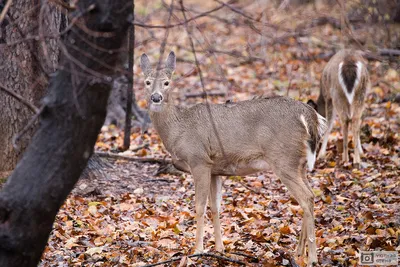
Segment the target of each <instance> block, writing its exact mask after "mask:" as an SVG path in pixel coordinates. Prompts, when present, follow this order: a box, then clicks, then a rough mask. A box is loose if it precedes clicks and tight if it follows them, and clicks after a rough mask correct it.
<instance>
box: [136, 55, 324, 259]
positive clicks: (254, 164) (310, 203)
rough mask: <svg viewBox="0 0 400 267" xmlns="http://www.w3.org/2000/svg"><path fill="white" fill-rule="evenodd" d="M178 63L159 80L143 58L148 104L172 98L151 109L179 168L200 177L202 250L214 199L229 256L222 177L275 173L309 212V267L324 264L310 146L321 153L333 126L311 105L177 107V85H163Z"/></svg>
mask: <svg viewBox="0 0 400 267" xmlns="http://www.w3.org/2000/svg"><path fill="white" fill-rule="evenodd" d="M174 60H175V55H174V54H173V52H171V54H170V55H169V57H168V60H167V64H166V65H167V68H166V69H165V70H163V71H161V72H160V73H159V74H158V77H160V78H159V79H155V78H154V75H153V76H152V73H153V72H152V71H151V70H150V63H149V60H148V58H147V56H146V55H143V56H142V59H141V67H142V69H143V72H144V73H145V76H146V81H151V83H152V84H149V85H146V87H147V92H148V98H149V99H150V96H151V94H154V93H157V94H162V95H164V101H162V103H161V104H157V105H156V104H154V103H150V117H151V119H152V122H153V124H154V127H155V128H156V130H157V132H158V133H159V135H160V137H161V140H162V141H163V143H164V146H165V147H166V149H167V150H168V151H169V152H170V153H171V156H172V158H173V161H174V164H175V165H176V166H177V168H179V169H180V170H184V171H187V172H190V173H191V174H192V175H193V179H194V183H195V196H196V220H197V230H196V245H195V251H196V252H201V251H202V250H203V228H204V212H205V206H206V202H207V197H209V198H210V206H211V212H212V217H213V224H214V231H215V244H216V245H215V246H216V249H217V250H219V251H222V250H223V244H222V236H221V230H220V221H219V208H220V207H219V206H220V202H221V178H220V175H229V176H231V175H248V174H252V173H256V172H259V171H264V170H270V169H272V170H273V171H274V172H275V173H276V174H277V176H278V177H280V179H281V180H282V182H283V183H284V184H285V185H286V186H287V187H288V189H289V191H290V192H291V193H292V195H293V196H294V197H295V198H296V199H297V201H298V202H299V204H300V205H301V207H302V208H303V210H304V220H303V227H302V232H301V236H300V241H299V246H298V250H297V252H298V254H299V255H302V254H303V253H304V251H305V244H306V242H308V248H309V264H310V265H311V263H313V262H316V261H317V256H316V244H315V234H314V212H313V207H314V195H313V192H312V190H311V187H310V186H309V184H308V182H307V179H306V171H305V165H306V161H307V157H306V155H307V149H308V147H312V146H313V147H315V144H317V143H318V142H319V139H320V138H321V135H322V132H323V128H324V126H325V123H324V122H323V119H322V117H321V116H320V117H318V116H319V115H317V113H316V112H315V111H314V110H313V109H312V108H311V107H310V106H308V105H306V104H304V103H301V102H299V101H295V100H292V99H290V98H286V97H272V98H257V99H253V100H248V101H242V102H237V103H236V102H235V103H234V104H233V105H226V104H220V105H205V104H197V105H195V106H193V107H191V108H179V107H176V106H175V105H174V103H173V100H172V99H170V97H169V93H170V90H171V89H170V86H167V87H165V86H164V85H163V84H164V82H165V81H166V80H168V75H167V73H172V71H173V69H171V68H169V67H168V66H175V64H174V63H173V62H172V61H174ZM156 76H157V75H156ZM160 79H161V81H162V82H160V81H159V80H160ZM150 101H151V100H150ZM152 105H153V106H152ZM319 118H320V119H319ZM321 119H322V120H321Z"/></svg>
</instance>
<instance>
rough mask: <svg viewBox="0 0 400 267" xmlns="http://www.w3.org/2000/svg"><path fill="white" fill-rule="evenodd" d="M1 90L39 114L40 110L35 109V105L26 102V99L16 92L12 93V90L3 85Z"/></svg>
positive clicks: (0, 86) (0, 85) (0, 87)
mask: <svg viewBox="0 0 400 267" xmlns="http://www.w3.org/2000/svg"><path fill="white" fill-rule="evenodd" d="M0 89H1V90H3V91H4V92H5V93H6V94H8V95H9V96H12V97H14V98H15V99H17V100H18V101H20V102H21V103H22V104H24V105H25V106H27V107H28V108H29V109H30V110H31V111H32V112H33V113H38V111H39V109H38V108H37V107H35V105H33V104H32V103H31V102H29V101H28V100H26V99H25V98H23V97H22V96H20V95H19V94H17V93H16V92H14V91H12V90H11V89H8V88H6V87H5V86H4V85H2V84H0Z"/></svg>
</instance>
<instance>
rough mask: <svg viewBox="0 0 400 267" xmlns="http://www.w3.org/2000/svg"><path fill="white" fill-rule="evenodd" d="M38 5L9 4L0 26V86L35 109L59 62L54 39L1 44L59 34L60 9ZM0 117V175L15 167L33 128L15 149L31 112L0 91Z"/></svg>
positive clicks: (36, 3)
mask: <svg viewBox="0 0 400 267" xmlns="http://www.w3.org/2000/svg"><path fill="white" fill-rule="evenodd" d="M38 2H39V1H37V0H30V1H12V5H11V7H10V9H9V11H8V13H7V16H6V20H5V22H3V23H2V25H0V31H1V32H2V35H1V37H2V40H3V42H2V44H0V46H1V48H0V49H1V53H0V62H1V63H0V65H1V66H0V70H1V71H0V83H1V84H2V85H3V86H5V87H6V88H8V89H10V90H12V91H13V92H15V93H17V94H19V95H20V96H22V97H23V98H24V99H25V100H27V101H29V102H30V103H32V104H34V105H35V106H39V105H40V103H39V102H40V99H41V98H42V97H43V96H44V94H45V92H46V90H45V88H46V87H47V81H48V79H47V75H46V73H51V72H53V71H54V70H55V66H56V65H57V62H58V55H59V52H58V46H57V43H56V40H40V41H34V40H29V41H24V42H21V43H19V44H17V45H5V44H4V43H5V42H6V43H9V44H10V43H13V42H16V41H19V40H21V39H24V38H25V36H26V35H31V36H33V35H39V33H40V32H44V33H45V34H47V35H49V34H57V33H58V30H59V26H60V22H61V16H62V14H61V12H60V10H57V9H56V7H55V6H50V5H46V6H39V5H38ZM38 14H40V16H38ZM40 18H42V19H41V21H40V23H39V19H40ZM0 114H1V116H0V125H1V127H0V147H1V150H0V173H1V172H2V171H10V170H12V169H14V168H15V165H16V163H17V161H18V159H19V158H20V156H21V154H22V153H23V151H24V150H25V148H26V147H27V145H28V143H29V140H30V139H31V137H32V135H33V133H34V129H35V127H34V129H32V130H30V131H29V132H27V133H26V134H25V136H24V137H23V138H22V139H21V140H20V141H19V142H18V149H15V148H14V147H13V144H12V138H13V136H15V135H16V134H18V133H19V132H20V131H21V130H22V129H23V128H24V126H25V125H26V124H27V123H28V121H29V120H30V119H31V117H32V116H33V114H32V111H31V110H29V108H27V107H26V106H25V105H24V104H22V103H21V102H20V101H18V100H17V99H15V98H13V97H11V96H9V95H6V94H4V92H2V91H1V90H0Z"/></svg>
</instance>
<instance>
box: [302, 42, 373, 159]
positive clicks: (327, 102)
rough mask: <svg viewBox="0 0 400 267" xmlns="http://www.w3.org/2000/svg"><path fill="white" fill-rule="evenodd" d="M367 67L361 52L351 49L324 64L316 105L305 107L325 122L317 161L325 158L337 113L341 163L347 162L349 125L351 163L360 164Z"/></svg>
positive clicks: (367, 76)
mask: <svg viewBox="0 0 400 267" xmlns="http://www.w3.org/2000/svg"><path fill="white" fill-rule="evenodd" d="M366 64H367V62H366V60H365V59H364V58H363V56H362V52H361V51H354V50H350V49H345V50H341V51H339V52H338V53H337V54H336V55H334V56H333V57H332V58H331V59H330V60H329V62H328V64H326V66H325V68H324V71H323V73H322V78H321V86H320V94H319V97H318V100H317V103H315V102H314V101H312V100H309V101H308V104H310V105H311V106H313V107H314V108H315V109H316V110H317V111H318V112H319V113H320V114H321V115H322V116H324V117H325V118H326V119H327V121H328V130H327V131H326V132H325V136H324V138H323V142H322V145H321V149H320V151H319V153H318V158H323V157H325V152H326V145H327V143H328V139H329V133H330V132H331V130H332V127H333V122H334V121H335V118H336V113H337V114H338V115H339V119H340V122H341V125H342V127H343V129H342V131H343V157H342V160H343V161H344V162H348V161H349V152H348V150H349V149H348V132H349V123H350V122H351V125H352V132H353V144H354V146H355V149H354V159H353V162H354V163H355V164H360V162H361V159H360V156H361V155H362V154H363V150H362V146H361V140H360V127H361V115H362V112H363V110H364V102H365V96H366V92H367V90H368V89H369V87H370V81H369V74H368V70H367V65H366Z"/></svg>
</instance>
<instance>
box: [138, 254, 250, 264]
mask: <svg viewBox="0 0 400 267" xmlns="http://www.w3.org/2000/svg"><path fill="white" fill-rule="evenodd" d="M184 257H187V258H201V257H205V258H206V257H211V258H216V259H218V260H223V261H228V262H232V263H236V264H239V265H246V264H245V263H244V262H242V261H239V260H235V259H231V258H228V257H225V256H220V255H216V254H212V253H199V254H193V255H189V256H181V257H175V258H172V259H169V260H166V261H161V262H156V263H152V264H147V265H144V266H143V267H153V266H158V265H163V264H166V263H171V262H174V261H179V260H181V259H182V258H184Z"/></svg>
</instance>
